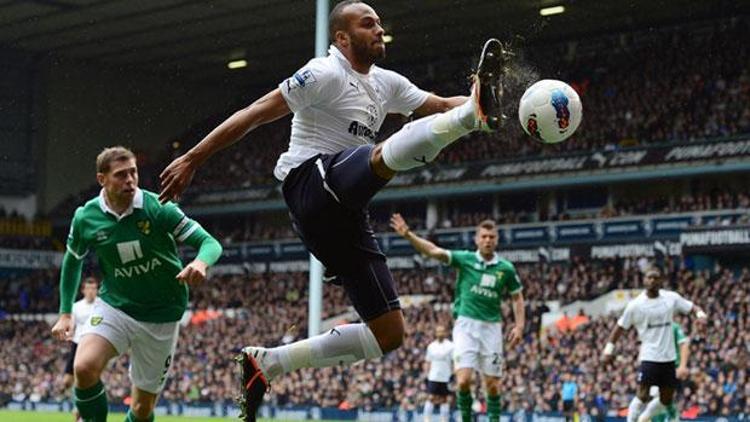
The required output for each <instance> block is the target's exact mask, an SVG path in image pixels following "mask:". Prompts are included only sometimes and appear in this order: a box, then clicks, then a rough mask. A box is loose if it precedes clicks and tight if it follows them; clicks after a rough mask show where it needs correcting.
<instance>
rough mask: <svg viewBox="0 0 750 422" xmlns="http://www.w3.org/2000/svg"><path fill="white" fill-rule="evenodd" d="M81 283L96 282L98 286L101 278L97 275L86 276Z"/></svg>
mask: <svg viewBox="0 0 750 422" xmlns="http://www.w3.org/2000/svg"><path fill="white" fill-rule="evenodd" d="M81 284H96V285H97V286H98V285H99V280H97V279H96V277H86V278H84V279H83V282H82V283H81Z"/></svg>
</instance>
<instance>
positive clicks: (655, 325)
mask: <svg viewBox="0 0 750 422" xmlns="http://www.w3.org/2000/svg"><path fill="white" fill-rule="evenodd" d="M668 325H672V323H671V322H669V321H667V322H654V323H651V322H649V323H648V324H647V325H646V328H648V329H652V328H664V327H666V326H668Z"/></svg>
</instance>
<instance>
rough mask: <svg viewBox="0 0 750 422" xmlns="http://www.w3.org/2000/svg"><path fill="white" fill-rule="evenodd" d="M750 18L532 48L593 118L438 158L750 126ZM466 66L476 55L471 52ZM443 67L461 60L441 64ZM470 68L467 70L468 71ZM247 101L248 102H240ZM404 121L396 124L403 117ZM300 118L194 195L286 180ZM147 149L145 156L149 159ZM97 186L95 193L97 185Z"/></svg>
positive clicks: (201, 125) (443, 86)
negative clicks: (572, 129) (559, 130)
mask: <svg viewBox="0 0 750 422" xmlns="http://www.w3.org/2000/svg"><path fill="white" fill-rule="evenodd" d="M747 32H748V22H747V19H746V18H736V19H733V20H728V21H714V22H708V23H704V24H702V25H698V26H697V27H696V26H695V25H693V26H690V25H686V26H676V27H670V28H662V29H660V30H658V31H653V30H647V31H641V32H628V33H618V34H607V35H601V36H595V37H589V38H588V39H581V40H578V41H575V42H561V43H559V44H549V43H547V44H545V46H544V48H534V47H535V46H533V45H532V46H528V47H527V48H526V49H525V53H526V54H525V56H526V57H525V61H527V62H528V63H529V64H530V66H532V67H534V68H535V69H536V72H537V73H538V74H539V75H541V76H540V77H554V78H557V79H562V80H565V81H568V82H569V83H571V84H572V85H573V86H574V87H575V88H576V89H577V90H578V91H579V93H580V95H581V97H582V101H583V104H584V114H585V118H584V119H583V123H582V125H581V127H580V128H579V130H578V131H577V133H576V134H575V135H573V137H572V138H571V139H570V140H568V141H566V142H563V143H560V144H557V145H543V144H541V143H539V142H534V141H532V140H531V139H530V138H529V137H528V136H525V135H521V130H520V127H518V125H517V124H516V123H515V120H513V119H511V123H512V124H510V125H508V127H507V129H506V130H504V131H502V132H501V133H500V134H487V133H475V134H473V135H471V136H469V139H465V140H462V141H460V142H456V143H454V144H452V145H451V146H450V147H449V148H448V149H446V150H445V151H443V153H441V154H440V155H439V156H438V158H437V161H436V162H437V163H438V164H440V165H453V164H462V163H466V162H470V161H487V160H505V159H518V158H524V157H531V156H539V155H559V154H561V153H568V152H578V151H590V150H616V149H620V148H624V147H628V146H636V145H649V144H655V143H664V142H692V141H697V140H703V139H715V138H725V137H728V136H734V135H739V134H747V133H750V107H748V104H750V70H748V67H747V66H744V64H745V63H747V62H748V61H749V60H750V47H749V46H748V45H747V43H745V42H743V41H742V39H744V36H743V35H742V34H746V33H747ZM471 54H475V53H474V52H473V51H467V56H465V57H464V56H461V57H455V58H454V61H455V62H457V63H462V64H463V63H467V62H472V61H473V59H471V57H469V56H468V55H471ZM411 66H412V67H413V68H399V69H397V70H399V71H401V72H402V73H404V74H405V75H407V76H408V77H410V78H411V79H413V80H414V81H415V82H416V83H418V84H419V85H420V86H421V87H422V88H424V89H426V90H428V91H435V92H437V93H440V94H443V95H463V94H465V93H466V92H467V91H468V82H467V81H468V79H467V78H466V76H467V75H466V74H462V73H461V72H446V73H447V74H446V75H442V76H443V78H440V76H441V75H440V74H437V75H433V76H429V77H428V76H425V75H428V74H432V73H434V72H432V73H431V72H424V68H426V67H427V66H428V64H424V63H422V64H414V65H411ZM440 67H441V68H444V67H445V68H452V67H456V66H455V63H453V66H451V65H450V64H441V65H440ZM468 71H469V70H468V69H467V72H468ZM236 107H239V106H235V108H236ZM229 112H230V110H227V111H224V112H220V113H216V114H214V115H212V116H210V117H208V118H206V119H205V120H203V121H201V122H198V123H196V124H195V125H193V127H191V128H189V129H188V130H186V131H185V132H184V133H181V134H179V135H177V136H176V138H175V139H172V140H169V141H168V142H165V150H166V151H165V152H164V153H162V154H160V155H161V156H160V157H148V158H149V159H148V160H143V161H144V162H143V163H141V167H142V173H143V177H141V183H142V184H143V185H144V186H147V187H152V188H153V187H155V186H156V175H158V174H159V173H160V171H161V170H162V169H163V168H164V167H165V166H166V164H167V163H169V161H170V160H171V159H173V158H174V157H176V156H177V155H179V154H180V153H182V152H184V151H186V150H187V149H188V148H189V147H191V146H192V144H193V143H195V142H197V141H198V140H200V139H201V138H202V137H203V136H204V135H205V134H207V133H208V132H209V131H210V130H211V129H213V128H214V127H215V126H216V125H217V124H219V123H220V122H221V121H222V120H223V119H224V118H226V117H227V116H228V113H229ZM387 121H388V125H387V126H388V127H387V128H384V129H383V130H382V131H381V132H382V133H383V134H387V133H391V132H392V131H393V130H394V129H395V128H397V127H398V126H399V124H400V123H401V122H400V119H389V120H387ZM394 122H395V123H394ZM289 132H290V118H288V117H287V118H284V119H280V120H279V121H277V122H275V123H273V124H271V125H268V126H264V127H261V128H258V129H257V130H255V131H253V132H252V133H251V134H250V135H249V138H250V139H249V140H248V141H246V142H240V143H238V144H235V145H234V146H232V148H229V149H227V150H226V151H223V152H221V153H220V154H219V156H217V157H216V158H215V159H213V160H211V161H209V162H208V164H207V165H205V166H204V167H202V168H201V169H200V170H199V171H198V172H197V174H196V175H195V179H194V181H193V184H192V187H191V190H190V191H189V192H188V195H187V196H186V200H188V201H189V200H190V195H191V194H195V193H198V192H206V191H211V192H216V191H221V190H223V189H226V190H231V189H238V188H239V189H243V188H249V187H257V186H267V185H276V184H277V183H278V182H277V181H276V180H275V179H274V177H273V168H274V166H275V164H276V160H277V158H278V156H279V154H281V153H282V152H283V151H285V150H286V148H287V144H288V140H289ZM142 155H143V154H141V156H142ZM97 190H98V188H95V187H93V188H91V189H90V190H87V194H86V195H83V196H81V195H72V196H71V197H70V198H68V199H67V200H65V201H63V203H62V204H60V205H59V206H58V207H57V209H56V210H55V211H54V212H53V214H54V215H55V216H59V217H68V218H69V216H70V215H71V213H72V211H73V209H74V207H75V206H77V205H78V204H79V203H80V202H81V199H85V198H88V197H90V196H89V195H88V193H91V192H94V193H95V191H97ZM90 191H91V192H90Z"/></svg>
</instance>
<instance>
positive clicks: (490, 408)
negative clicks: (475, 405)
mask: <svg viewBox="0 0 750 422" xmlns="http://www.w3.org/2000/svg"><path fill="white" fill-rule="evenodd" d="M487 418H488V419H489V421H490V422H500V396H499V395H498V396H487Z"/></svg>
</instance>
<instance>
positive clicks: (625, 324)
mask: <svg viewBox="0 0 750 422" xmlns="http://www.w3.org/2000/svg"><path fill="white" fill-rule="evenodd" d="M632 305H633V302H630V303H629V304H628V306H626V307H625V312H623V313H622V316H621V317H620V319H618V320H617V325H619V326H620V327H622V328H624V329H626V330H627V329H629V328H630V327H632V326H633V312H634V311H633V309H634V307H633V306H632Z"/></svg>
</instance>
